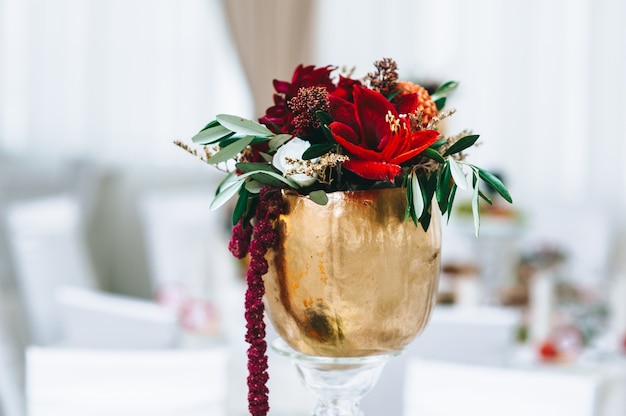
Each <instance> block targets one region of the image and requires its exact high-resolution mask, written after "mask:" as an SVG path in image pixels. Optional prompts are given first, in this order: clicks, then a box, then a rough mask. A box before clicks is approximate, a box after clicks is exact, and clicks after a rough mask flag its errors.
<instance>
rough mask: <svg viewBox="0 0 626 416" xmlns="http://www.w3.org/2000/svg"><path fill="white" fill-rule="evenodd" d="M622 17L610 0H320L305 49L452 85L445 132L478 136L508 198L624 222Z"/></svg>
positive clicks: (361, 68)
mask: <svg viewBox="0 0 626 416" xmlns="http://www.w3.org/2000/svg"><path fill="white" fill-rule="evenodd" d="M625 17H626V2H623V1H613V0H548V1H544V0H528V1H524V2H503V1H499V0H469V1H468V0H437V1H430V0H428V1H426V0H413V1H408V0H386V1H385V2H379V1H376V0H363V1H360V2H358V5H357V4H355V3H353V2H347V1H343V2H341V1H339V2H338V1H333V0H321V1H320V2H319V10H318V16H317V21H318V22H319V23H318V30H319V38H318V43H317V49H316V55H315V56H316V63H317V64H319V65H322V64H328V63H333V64H339V65H343V64H345V65H357V72H358V73H359V74H363V75H364V74H365V73H366V72H368V71H370V70H371V68H372V66H371V63H372V62H373V61H374V60H376V59H379V58H381V57H383V56H389V57H393V58H395V59H396V60H397V62H398V65H399V68H400V72H401V75H402V76H404V77H412V78H418V79H425V80H434V81H445V80H449V79H454V80H458V81H460V83H461V84H460V88H459V89H458V90H457V92H455V94H454V96H452V97H451V98H450V100H449V104H450V105H451V106H452V107H454V108H456V109H457V110H458V112H457V113H456V114H455V115H454V116H453V117H452V119H450V122H449V124H448V125H447V127H448V130H449V132H450V133H453V132H456V131H460V130H462V129H464V128H471V129H473V130H474V131H475V132H476V133H479V134H481V137H482V141H483V145H482V146H481V147H480V148H479V149H476V150H475V151H473V152H472V155H471V156H472V158H473V160H474V161H475V162H477V164H479V165H483V166H484V167H488V168H491V169H494V170H498V171H501V172H502V173H504V174H505V175H506V178H507V179H508V182H509V185H510V187H511V190H512V191H513V195H514V198H515V199H516V202H517V204H518V206H530V208H533V209H540V205H541V203H542V202H539V201H543V200H548V199H549V200H553V199H556V198H559V199H563V200H568V201H574V202H575V203H578V202H580V201H583V202H585V201H586V202H594V201H595V203H598V204H600V205H602V207H603V208H606V209H607V210H609V211H611V212H615V213H616V214H620V212H621V214H620V215H621V216H622V220H623V219H624V214H623V212H626V210H624V208H626V144H625V142H626V98H625V97H626V76H624V74H626V25H624V18H625ZM582 220H583V219H582V218H581V221H582Z"/></svg>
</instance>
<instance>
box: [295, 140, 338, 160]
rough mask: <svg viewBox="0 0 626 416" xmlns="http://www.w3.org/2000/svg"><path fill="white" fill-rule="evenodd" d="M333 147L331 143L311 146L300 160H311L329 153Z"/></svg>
mask: <svg viewBox="0 0 626 416" xmlns="http://www.w3.org/2000/svg"><path fill="white" fill-rule="evenodd" d="M334 147H335V145H334V144H331V143H319V144H314V145H311V146H310V147H309V148H308V149H306V150H305V151H304V153H302V160H311V159H315V158H316V157H320V156H322V155H325V154H326V153H328V152H330V151H331V150H332V149H333V148H334Z"/></svg>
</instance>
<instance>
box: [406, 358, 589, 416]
mask: <svg viewBox="0 0 626 416" xmlns="http://www.w3.org/2000/svg"><path fill="white" fill-rule="evenodd" d="M598 382H599V381H598V378H597V377H596V376H595V375H594V374H593V373H590V372H556V371H543V370H539V369H535V370H533V369H516V368H506V367H495V366H481V365H470V364H459V363H451V362H442V361H428V360H418V359H413V360H410V362H409V364H408V367H407V376H406V383H405V388H404V397H405V399H404V416H459V415H463V416H502V415H507V416H529V415H532V416H554V415H568V416H594V415H595V414H596V413H594V412H595V408H596V390H597V387H598Z"/></svg>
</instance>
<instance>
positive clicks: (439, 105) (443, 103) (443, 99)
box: [434, 97, 447, 111]
mask: <svg viewBox="0 0 626 416" xmlns="http://www.w3.org/2000/svg"><path fill="white" fill-rule="evenodd" d="M446 100H447V98H446V97H441V98H437V99H436V100H434V101H435V106H436V107H437V111H441V109H442V108H444V107H445V106H446Z"/></svg>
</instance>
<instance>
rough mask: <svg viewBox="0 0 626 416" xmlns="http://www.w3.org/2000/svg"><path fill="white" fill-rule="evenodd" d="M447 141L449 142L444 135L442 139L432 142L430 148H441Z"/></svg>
mask: <svg viewBox="0 0 626 416" xmlns="http://www.w3.org/2000/svg"><path fill="white" fill-rule="evenodd" d="M446 143H448V139H446V138H445V137H442V138H441V139H437V140H436V141H435V143H433V144H431V145H430V148H431V149H439V148H440V147H441V146H443V145H444V144H446Z"/></svg>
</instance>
